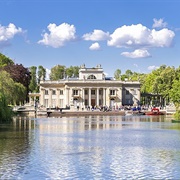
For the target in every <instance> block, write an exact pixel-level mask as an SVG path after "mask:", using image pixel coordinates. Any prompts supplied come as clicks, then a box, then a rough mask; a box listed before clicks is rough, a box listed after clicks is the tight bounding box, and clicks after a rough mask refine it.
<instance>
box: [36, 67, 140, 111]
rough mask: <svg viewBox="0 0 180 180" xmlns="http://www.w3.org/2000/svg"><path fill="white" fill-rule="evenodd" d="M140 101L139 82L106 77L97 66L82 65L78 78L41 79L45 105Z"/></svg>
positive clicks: (116, 103)
mask: <svg viewBox="0 0 180 180" xmlns="http://www.w3.org/2000/svg"><path fill="white" fill-rule="evenodd" d="M139 102H140V83H139V82H132V81H120V80H114V79H112V78H106V77H105V75H104V72H103V69H102V68H101V65H98V66H97V67H95V68H86V67H85V65H82V66H81V67H80V70H79V78H65V79H61V80H59V81H50V80H46V81H41V82H40V101H39V103H40V105H43V106H45V107H55V106H58V107H66V106H70V107H75V108H76V107H78V106H79V108H85V107H87V106H90V107H91V106H92V107H93V106H121V105H134V104H136V105H137V104H139Z"/></svg>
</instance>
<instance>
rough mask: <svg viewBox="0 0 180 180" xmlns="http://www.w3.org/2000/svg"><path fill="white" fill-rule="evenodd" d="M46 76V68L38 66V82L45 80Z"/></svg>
mask: <svg viewBox="0 0 180 180" xmlns="http://www.w3.org/2000/svg"><path fill="white" fill-rule="evenodd" d="M45 78H46V69H45V68H44V67H43V66H38V84H39V83H40V81H41V80H43V81H44V80H45Z"/></svg>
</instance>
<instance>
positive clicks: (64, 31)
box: [38, 23, 76, 48]
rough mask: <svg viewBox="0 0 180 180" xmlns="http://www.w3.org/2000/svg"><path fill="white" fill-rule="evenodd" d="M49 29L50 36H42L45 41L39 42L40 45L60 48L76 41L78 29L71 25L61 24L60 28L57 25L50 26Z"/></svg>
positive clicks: (46, 34)
mask: <svg viewBox="0 0 180 180" xmlns="http://www.w3.org/2000/svg"><path fill="white" fill-rule="evenodd" d="M47 28H48V30H49V34H48V33H44V34H43V35H42V36H43V39H42V40H40V41H38V43H39V44H43V45H47V46H52V47H54V48H58V47H62V46H64V45H65V44H66V43H67V42H69V41H73V40H75V39H76V36H75V33H76V29H75V27H74V25H69V24H67V23H63V24H60V25H59V26H57V25H56V24H49V25H48V27H47Z"/></svg>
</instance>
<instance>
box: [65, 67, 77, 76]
mask: <svg viewBox="0 0 180 180" xmlns="http://www.w3.org/2000/svg"><path fill="white" fill-rule="evenodd" d="M66 76H67V77H79V67H78V66H70V67H69V68H66Z"/></svg>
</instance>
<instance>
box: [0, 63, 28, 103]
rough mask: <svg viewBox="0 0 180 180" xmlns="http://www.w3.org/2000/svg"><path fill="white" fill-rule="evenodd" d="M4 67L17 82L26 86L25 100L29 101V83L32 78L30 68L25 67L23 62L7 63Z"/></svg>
mask: <svg viewBox="0 0 180 180" xmlns="http://www.w3.org/2000/svg"><path fill="white" fill-rule="evenodd" d="M2 69H3V70H5V71H7V72H8V73H9V74H10V76H11V78H12V79H13V80H14V81H15V82H17V83H21V84H22V85H23V86H24V87H25V88H26V99H25V100H26V101H28V93H29V84H30V80H31V73H30V71H29V69H28V68H25V67H24V66H23V65H22V64H12V65H7V66H4V67H3V68H2Z"/></svg>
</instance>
